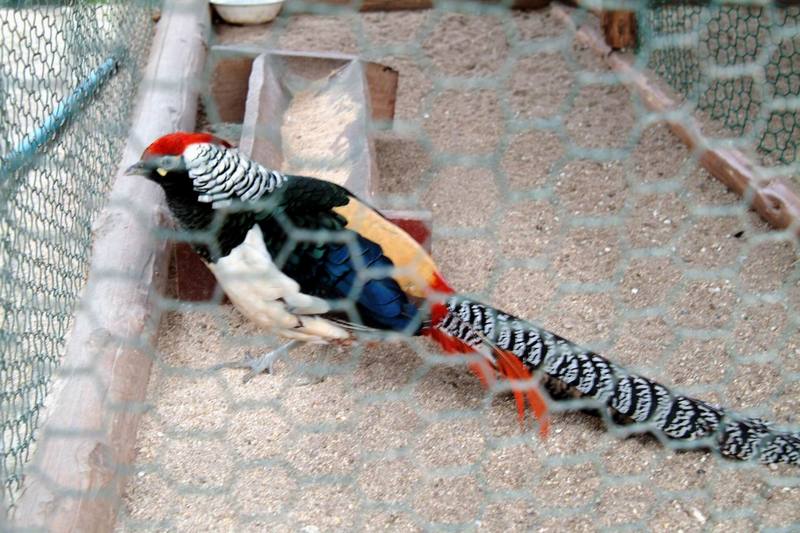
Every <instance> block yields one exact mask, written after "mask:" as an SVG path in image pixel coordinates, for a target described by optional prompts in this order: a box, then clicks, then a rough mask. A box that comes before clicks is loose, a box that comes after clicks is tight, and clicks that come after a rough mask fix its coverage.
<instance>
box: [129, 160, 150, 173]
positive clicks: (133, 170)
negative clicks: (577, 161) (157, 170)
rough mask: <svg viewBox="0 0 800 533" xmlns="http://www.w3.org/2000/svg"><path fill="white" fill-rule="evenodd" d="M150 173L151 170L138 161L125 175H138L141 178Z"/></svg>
mask: <svg viewBox="0 0 800 533" xmlns="http://www.w3.org/2000/svg"><path fill="white" fill-rule="evenodd" d="M148 172H150V169H148V168H147V166H146V165H145V163H144V161H137V162H136V163H134V164H133V165H131V166H129V167H128V170H126V171H125V174H128V175H131V174H137V175H139V176H143V175H145V174H147V173H148Z"/></svg>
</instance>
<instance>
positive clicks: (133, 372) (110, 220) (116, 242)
mask: <svg viewBox="0 0 800 533" xmlns="http://www.w3.org/2000/svg"><path fill="white" fill-rule="evenodd" d="M208 26H209V11H208V7H207V4H206V2H204V1H200V0H168V1H167V2H165V5H164V9H163V11H162V16H161V19H160V22H159V23H158V27H157V31H156V35H155V39H154V41H153V45H152V52H151V55H150V62H149V64H148V67H147V70H146V72H145V79H144V81H143V82H142V86H141V88H140V91H139V99H138V107H137V111H136V114H135V116H134V126H133V128H132V130H131V132H130V135H129V137H128V143H127V146H126V148H125V151H124V155H123V157H122V161H121V163H122V164H121V167H120V169H125V168H127V167H128V166H129V165H130V164H132V163H134V162H135V161H137V160H138V159H139V156H140V155H141V152H142V150H143V148H144V147H145V146H146V144H147V143H149V142H150V141H151V140H153V139H155V138H156V137H158V136H160V135H163V134H165V133H167V132H171V131H175V130H179V129H184V130H190V129H192V128H193V127H194V124H195V114H196V110H197V87H198V85H199V83H198V82H199V81H200V80H201V79H202V71H203V64H204V61H205V55H206V53H205V50H206V41H205V37H206V34H207V32H208ZM122 172H123V170H120V172H119V173H118V175H117V178H116V180H115V182H114V186H113V189H112V191H111V196H110V203H109V205H108V207H106V208H105V209H104V210H103V211H102V213H101V214H100V217H99V219H98V221H97V223H96V230H95V245H94V249H93V254H92V261H91V265H90V272H89V278H88V281H87V286H86V289H85V291H84V297H83V300H82V304H81V307H80V309H79V310H78V312H77V313H76V316H75V321H74V326H73V328H72V331H71V333H70V336H69V341H68V344H67V348H66V353H65V355H64V360H63V363H62V364H61V367H60V368H59V370H58V372H57V374H56V376H55V382H54V384H53V387H52V389H51V390H52V392H51V395H50V398H49V399H48V402H47V403H48V409H47V411H46V412H45V413H44V417H45V418H44V421H43V425H42V426H41V427H40V428H39V432H38V434H37V441H38V444H37V449H36V451H35V453H34V457H33V459H32V461H31V462H30V463H29V464H28V465H27V466H26V469H25V474H26V477H25V484H24V486H23V490H22V493H21V496H20V498H19V500H18V502H17V507H16V509H15V511H14V516H13V517H12V520H14V521H15V525H16V526H18V527H20V528H37V529H43V530H47V531H55V532H67V531H82V532H83V531H111V530H112V528H113V524H114V521H115V518H116V514H117V510H118V507H119V505H120V502H121V493H122V490H123V487H124V483H125V481H126V477H127V475H128V474H129V473H130V467H131V464H132V463H133V460H134V458H135V443H136V428H137V424H138V421H139V418H140V415H141V413H142V411H143V408H144V406H143V404H142V402H143V401H144V399H145V393H146V389H147V382H148V380H149V376H150V367H151V364H152V357H153V356H152V353H151V352H152V348H151V346H152V341H153V339H154V336H155V334H156V331H157V329H158V324H159V320H160V312H159V309H160V307H159V305H158V302H159V299H160V294H159V292H160V291H161V290H162V289H163V287H164V283H165V273H166V269H167V264H166V261H167V259H168V254H167V253H166V251H167V243H166V242H165V241H164V239H162V238H159V237H158V236H157V234H156V232H155V229H156V228H157V227H159V226H162V225H163V223H164V222H165V220H164V218H165V213H166V206H165V205H164V200H163V193H162V192H161V190H160V188H159V187H158V186H156V185H154V184H151V183H149V182H147V181H145V180H144V179H142V178H141V177H137V176H126V175H123V174H122Z"/></svg>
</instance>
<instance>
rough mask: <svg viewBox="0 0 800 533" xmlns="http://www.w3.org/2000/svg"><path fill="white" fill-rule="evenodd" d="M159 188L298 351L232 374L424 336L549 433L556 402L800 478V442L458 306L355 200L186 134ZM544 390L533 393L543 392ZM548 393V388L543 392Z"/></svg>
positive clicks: (160, 151) (398, 236)
mask: <svg viewBox="0 0 800 533" xmlns="http://www.w3.org/2000/svg"><path fill="white" fill-rule="evenodd" d="M128 173H134V174H140V175H143V176H144V177H146V178H148V179H149V180H151V181H153V182H155V183H157V184H159V185H160V186H161V187H162V188H163V190H164V193H165V195H166V200H167V204H168V206H169V209H170V210H171V212H172V214H173V216H174V217H175V219H176V220H177V222H178V224H179V225H180V227H181V228H183V229H184V230H187V231H191V232H194V233H196V234H197V236H198V241H197V243H196V244H194V249H195V251H196V252H197V253H198V254H200V256H201V257H202V258H203V259H204V261H205V262H206V264H207V265H208V267H209V269H210V270H211V271H212V272H213V273H214V275H215V276H216V279H217V280H218V282H219V284H220V286H221V287H222V289H223V290H224V292H225V293H226V294H227V296H228V297H229V298H230V300H231V302H232V303H233V304H234V305H235V306H236V307H237V308H238V309H239V311H240V312H241V313H242V314H243V315H244V316H245V317H247V318H248V319H249V320H251V321H253V322H254V323H255V324H257V325H258V326H259V327H261V328H264V329H265V330H267V331H270V332H272V333H274V334H277V335H279V336H282V337H284V338H286V339H288V341H289V342H288V343H287V344H285V345H284V346H282V347H281V348H278V349H277V350H274V351H271V352H269V353H266V354H264V355H263V356H262V357H259V358H254V359H249V360H246V361H244V362H236V363H233V364H231V365H225V366H243V367H246V368H248V369H249V370H250V372H249V374H248V375H247V376H246V378H248V377H251V376H253V375H255V374H258V373H261V372H263V371H269V372H271V371H272V370H273V364H274V362H275V361H276V360H277V358H279V357H280V356H282V355H284V354H285V353H287V352H288V351H289V350H290V349H291V348H293V347H295V346H297V345H298V344H299V343H322V344H330V343H350V342H358V341H359V340H360V339H364V338H368V337H369V336H370V335H381V336H383V337H387V336H388V337H391V336H398V335H406V336H427V337H429V338H431V339H432V340H433V341H435V342H436V343H437V344H438V345H439V346H440V347H441V349H442V350H443V351H444V352H446V353H452V354H464V355H465V356H467V357H468V360H469V363H468V364H469V367H470V369H471V370H472V371H473V372H475V374H477V376H478V377H479V379H480V380H481V381H482V382H483V383H484V384H485V385H488V384H489V383H491V382H493V381H494V380H496V379H500V380H505V381H507V382H508V384H509V386H510V388H511V390H512V391H513V395H514V398H515V401H516V406H517V411H518V414H519V416H520V418H523V417H524V415H525V412H526V409H527V408H528V407H530V409H531V410H532V411H533V414H534V416H535V417H536V418H537V419H538V421H539V427H540V431H541V433H542V434H543V435H546V434H547V432H548V427H549V421H548V411H547V405H548V401H550V400H551V398H548V396H550V395H549V394H548V392H547V391H550V390H559V391H562V392H563V391H566V392H568V393H569V394H571V395H573V396H577V397H581V398H585V399H588V400H590V403H591V404H592V405H593V406H595V407H596V408H597V409H606V410H608V411H609V412H610V413H611V414H612V416H613V418H614V419H615V420H617V421H620V422H622V423H628V424H635V425H634V426H633V428H634V429H635V430H637V431H639V430H640V431H642V432H650V433H653V434H656V435H659V436H663V437H665V438H667V439H674V440H683V441H693V442H694V443H696V444H697V446H698V447H706V448H710V449H713V450H716V451H718V452H719V453H720V454H721V455H723V456H726V457H729V458H735V459H741V460H758V461H761V462H764V463H791V464H800V433H797V432H789V431H781V430H778V429H775V428H773V427H772V425H770V424H769V423H767V422H765V421H763V420H761V419H758V418H748V417H742V416H737V415H736V414H734V413H731V412H729V411H726V410H725V409H723V408H722V407H719V406H716V405H712V404H710V403H707V402H705V401H702V400H698V399H694V398H690V397H688V396H684V395H681V394H679V393H676V392H672V391H670V390H669V389H668V388H666V387H665V386H663V385H661V384H659V383H656V382H655V381H653V380H651V379H648V378H646V377H643V376H639V375H636V374H634V373H631V372H628V371H626V370H625V369H624V368H622V367H620V366H618V365H616V364H614V363H612V362H610V361H609V360H607V359H605V358H604V357H602V356H600V355H598V354H596V353H594V352H592V351H590V350H586V349H583V348H581V347H580V346H578V345H576V344H574V343H572V342H570V341H568V340H566V339H564V338H562V337H560V336H558V335H556V334H554V333H551V332H549V331H546V330H544V329H542V328H540V327H538V326H536V325H534V324H532V323H530V322H527V321H525V320H523V319H521V318H517V317H515V316H512V315H511V314H509V313H505V312H503V311H500V310H498V309H495V308H494V307H492V306H490V305H487V304H485V303H481V302H478V301H474V300H472V299H470V298H467V297H464V296H462V295H459V294H458V293H457V292H456V291H455V290H454V289H453V288H452V287H451V286H450V285H449V284H448V283H447V281H445V278H444V276H443V275H442V273H441V272H440V271H439V270H438V269H437V267H436V265H435V263H434V262H433V260H432V259H431V257H430V256H429V255H428V253H427V252H425V250H424V249H422V248H421V247H420V246H419V244H417V243H416V242H415V241H414V240H413V239H412V238H411V237H410V236H409V235H408V234H407V233H405V232H404V231H403V230H402V229H400V228H399V227H397V226H395V225H394V224H393V223H392V222H390V221H389V220H387V219H386V218H384V217H383V216H381V214H380V213H378V212H377V211H376V210H375V209H373V208H371V207H370V206H369V205H367V204H366V203H365V202H364V201H362V200H360V199H359V198H357V197H356V196H354V195H353V194H352V193H350V192H349V191H348V190H347V189H345V188H343V187H341V186H339V185H336V184H334V183H330V182H327V181H323V180H319V179H315V178H312V177H306V176H293V175H287V174H283V173H281V172H279V171H277V170H274V169H268V168H265V167H264V166H262V165H260V164H259V163H257V162H255V161H252V160H251V159H249V158H248V157H246V156H245V155H244V154H242V153H241V152H239V151H238V150H236V149H235V148H233V147H231V145H230V144H228V143H227V142H225V141H224V140H222V139H219V138H217V137H214V136H213V135H210V134H207V133H188V132H176V133H171V134H168V135H165V136H163V137H161V138H159V139H157V140H155V141H154V142H153V143H152V144H150V145H149V146H148V147H147V148H146V149H145V151H144V153H143V154H142V157H141V160H140V161H139V162H138V163H136V164H135V165H133V166H132V167H131V168H129V169H128ZM534 376H535V377H536V379H534ZM541 385H544V386H545V387H546V389H547V390H545V388H543V387H542V386H541Z"/></svg>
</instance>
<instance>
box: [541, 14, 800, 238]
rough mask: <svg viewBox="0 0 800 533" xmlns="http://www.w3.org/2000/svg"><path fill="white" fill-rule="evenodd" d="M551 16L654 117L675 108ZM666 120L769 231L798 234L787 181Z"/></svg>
mask: <svg viewBox="0 0 800 533" xmlns="http://www.w3.org/2000/svg"><path fill="white" fill-rule="evenodd" d="M553 14H554V15H556V17H557V18H559V19H560V20H561V21H562V22H563V23H564V24H565V25H567V26H568V27H569V28H570V29H571V30H572V31H573V32H574V33H575V39H576V40H577V41H578V42H580V43H581V44H583V45H585V46H587V47H589V48H591V49H592V50H593V51H594V52H595V53H597V54H598V55H599V56H601V57H603V58H604V59H605V61H606V62H607V63H608V66H609V67H611V69H612V70H614V71H615V72H616V73H617V74H619V77H620V80H621V81H622V82H623V83H624V84H625V85H626V86H627V87H628V88H629V89H631V90H632V91H633V92H635V93H636V94H638V95H639V97H640V98H641V100H642V102H643V103H644V105H645V106H646V107H647V109H649V110H650V111H653V112H655V113H667V112H669V111H673V110H676V109H678V107H679V106H678V104H677V101H676V99H674V98H673V97H671V96H670V95H668V94H667V92H666V91H665V90H663V89H661V88H660V87H658V86H657V85H656V84H655V83H653V82H652V81H651V80H650V79H648V77H647V76H646V75H645V74H643V73H642V72H640V71H638V70H636V69H634V68H633V67H632V66H631V65H630V63H628V61H626V60H625V59H624V58H622V57H620V55H619V54H617V53H614V52H613V51H612V50H611V48H610V47H609V46H608V45H607V44H606V43H605V42H604V40H603V38H602V37H600V36H599V35H598V34H597V32H595V31H593V30H592V29H590V28H585V27H584V28H580V29H577V28H576V26H575V23H574V22H573V20H572V17H571V16H570V13H569V12H567V11H566V10H565V9H564V8H561V7H558V6H553ZM665 122H666V123H667V124H668V125H669V128H670V129H671V130H672V132H673V133H674V134H675V135H676V136H677V137H678V138H680V139H681V140H682V141H683V142H684V143H685V144H686V146H687V147H688V148H689V149H690V150H692V151H694V152H697V153H698V156H699V162H700V164H701V165H702V166H703V168H705V169H706V170H707V171H708V172H709V174H711V175H712V176H714V177H715V178H716V179H718V180H719V181H721V182H722V183H724V184H725V185H726V186H727V187H728V188H729V189H731V190H732V191H734V192H736V193H737V194H739V195H740V196H742V197H743V198H744V199H745V200H746V201H748V202H750V205H751V207H752V208H753V209H754V210H755V211H756V212H757V213H758V214H759V215H761V217H762V218H763V219H764V220H766V221H767V222H769V223H770V224H771V225H772V226H773V227H775V228H777V229H785V228H790V227H791V228H793V229H794V231H795V233H796V234H797V235H798V236H800V197H798V195H797V194H796V193H795V192H794V191H793V190H792V188H791V187H790V186H789V185H788V184H787V183H786V182H785V181H783V180H781V179H780V178H774V179H766V178H765V177H763V176H761V175H760V173H759V170H758V167H757V166H756V165H755V164H754V163H753V162H752V161H750V159H749V158H748V157H747V156H746V155H745V154H743V153H742V152H741V151H739V150H731V149H720V148H709V147H708V141H707V139H706V138H705V137H704V136H703V134H702V129H701V128H700V125H699V124H698V122H697V120H696V119H695V118H694V117H691V116H688V117H687V116H683V117H681V118H680V119H678V118H666V119H665Z"/></svg>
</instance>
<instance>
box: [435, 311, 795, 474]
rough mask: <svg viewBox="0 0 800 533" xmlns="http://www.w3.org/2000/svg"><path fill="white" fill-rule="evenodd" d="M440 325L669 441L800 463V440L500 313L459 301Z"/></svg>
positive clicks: (733, 455)
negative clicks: (509, 356)
mask: <svg viewBox="0 0 800 533" xmlns="http://www.w3.org/2000/svg"><path fill="white" fill-rule="evenodd" d="M445 305H446V308H447V313H446V314H444V316H443V317H442V319H441V320H440V321H438V323H437V324H436V326H435V327H436V328H437V329H438V330H439V332H441V333H443V334H445V335H447V336H449V337H452V338H454V339H457V340H458V341H460V342H461V343H463V344H464V345H466V346H469V347H470V348H472V349H474V350H475V351H477V352H483V353H486V351H487V349H488V350H492V351H495V352H496V353H497V352H500V353H502V352H506V353H511V354H513V355H514V356H516V357H517V358H519V360H520V361H521V362H522V364H523V365H524V366H525V367H526V368H527V369H528V370H529V371H530V372H531V373H533V372H538V373H539V374H540V375H543V377H546V378H548V379H549V380H554V381H555V382H557V383H558V384H561V385H562V386H566V387H568V388H569V389H570V390H572V391H574V392H575V393H576V394H577V395H579V396H580V397H582V398H588V399H593V400H596V401H597V406H598V407H603V406H605V407H608V408H610V409H611V410H612V412H616V413H618V414H619V415H621V416H622V417H623V418H626V419H629V420H630V421H631V422H634V423H638V424H642V427H643V429H644V430H647V431H650V432H652V433H654V434H661V435H663V436H665V437H668V438H670V439H676V440H693V441H698V444H699V445H701V446H706V447H710V448H715V449H717V450H718V451H719V452H720V453H721V454H722V455H725V456H727V457H731V458H736V459H742V460H751V459H758V460H759V461H761V462H763V463H789V464H800V433H791V432H784V431H778V430H776V429H774V428H772V427H771V426H770V425H769V424H768V423H767V422H765V421H763V420H761V419H758V418H743V417H737V416H736V415H734V414H732V413H728V412H726V411H725V410H724V409H722V408H720V407H717V406H714V405H711V404H709V403H706V402H704V401H702V400H696V399H694V398H689V397H687V396H681V395H679V394H674V393H672V392H671V391H670V390H669V389H667V388H666V387H664V386H663V385H661V384H659V383H656V382H654V381H652V380H650V379H647V378H645V377H642V376H638V375H636V374H632V373H630V372H627V371H625V369H623V368H621V367H619V366H617V365H615V364H614V363H612V362H610V361H609V360H607V359H605V358H603V357H601V356H599V355H597V354H596V353H593V352H590V351H588V350H584V349H583V348H581V347H580V346H577V345H575V344H573V343H572V342H570V341H568V340H566V339H563V338H561V337H559V336H558V335H555V334H553V333H550V332H549V331H546V330H543V329H541V328H538V327H536V326H534V325H533V324H530V323H528V322H525V321H523V320H520V319H518V318H516V317H514V316H511V315H508V314H506V313H503V312H502V311H498V310H496V309H494V308H492V307H489V306H487V305H485V304H482V303H479V302H474V301H470V300H467V299H465V298H462V297H459V296H454V297H451V298H449V299H448V300H447V301H446V303H445Z"/></svg>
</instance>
